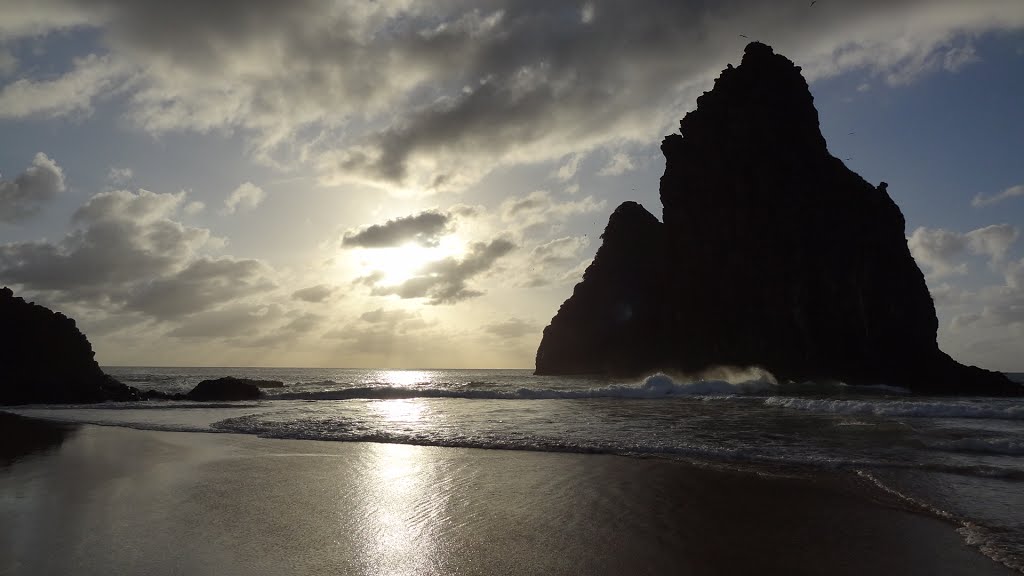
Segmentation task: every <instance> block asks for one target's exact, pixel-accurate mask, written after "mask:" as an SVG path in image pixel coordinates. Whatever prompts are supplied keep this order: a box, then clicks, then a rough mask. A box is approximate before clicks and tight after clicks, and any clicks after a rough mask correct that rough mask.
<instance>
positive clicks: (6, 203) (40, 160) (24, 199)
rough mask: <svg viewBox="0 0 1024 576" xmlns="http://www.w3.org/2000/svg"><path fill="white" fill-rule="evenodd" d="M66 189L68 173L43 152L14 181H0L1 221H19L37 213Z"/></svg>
mask: <svg viewBox="0 0 1024 576" xmlns="http://www.w3.org/2000/svg"><path fill="white" fill-rule="evenodd" d="M64 189H65V185H64V171H63V170H61V168H60V166H58V165H57V162H55V161H54V160H53V159H51V158H50V157H48V156H47V155H46V154H43V153H42V152H39V153H38V154H36V156H35V158H33V159H32V164H31V165H30V166H29V167H28V168H26V169H25V171H24V172H22V173H21V174H18V175H17V176H15V178H14V179H13V180H5V179H3V178H0V222H19V221H21V220H24V219H26V218H28V217H30V216H32V215H34V214H36V213H37V212H39V210H40V209H42V207H43V205H44V204H46V203H47V202H49V201H50V200H53V199H54V198H55V197H56V196H57V194H58V193H60V192H63V191H64Z"/></svg>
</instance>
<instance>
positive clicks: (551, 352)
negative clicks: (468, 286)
mask: <svg viewBox="0 0 1024 576" xmlns="http://www.w3.org/2000/svg"><path fill="white" fill-rule="evenodd" d="M661 150H662V152H663V153H664V155H665V173H664V175H663V176H662V178H661V187H660V192H661V201H662V204H663V222H659V221H658V220H657V218H655V217H654V216H653V215H651V214H650V213H649V212H647V211H646V210H644V208H643V207H641V206H640V205H639V204H636V203H635V202H625V203H623V204H622V205H620V206H619V207H618V208H617V209H616V210H615V212H614V213H613V214H612V216H611V219H610V220H609V222H608V226H607V227H606V228H605V231H604V234H603V235H602V239H603V244H602V246H601V247H600V249H599V250H598V252H597V255H596V257H595V258H594V262H593V263H592V264H591V265H590V267H589V268H588V269H587V271H586V272H585V274H584V276H583V280H582V281H581V282H580V283H579V284H577V286H576V288H575V289H574V291H573V295H572V296H571V297H570V298H569V299H568V300H566V301H565V303H564V304H562V306H561V308H560V309H559V310H558V313H557V314H556V315H555V317H554V318H553V319H552V320H551V323H550V325H548V326H547V328H545V330H544V337H543V339H542V341H541V344H540V347H539V348H538V350H537V364H536V373H537V374H577V373H603V374H613V375H622V376H626V375H641V374H643V373H646V372H651V371H654V370H672V371H683V372H696V371H700V370H702V369H706V368H709V367H712V366H718V365H731V366H759V367H762V368H764V369H767V370H769V371H770V372H772V373H773V374H775V375H776V376H777V377H778V378H780V379H786V380H797V381H800V380H821V379H828V380H841V381H845V382H850V383H872V384H874V383H887V384H895V385H899V386H904V387H908V388H910V389H911V390H913V391H914V392H918V393H937V394H957V393H962V394H1021V391H1022V389H1024V388H1022V387H1021V386H1019V385H1017V384H1015V383H1012V382H1011V381H1010V380H1008V379H1007V378H1006V377H1005V376H1003V375H1002V374H999V373H996V372H991V371H987V370H982V369H980V368H976V367H973V366H972V367H968V366H964V365H962V364H959V363H957V362H956V361H954V360H953V359H952V358H950V357H949V356H948V355H946V354H945V353H943V352H942V351H940V350H939V348H938V345H937V343H936V333H937V330H938V320H937V318H936V315H935V306H934V304H933V302H932V298H931V295H930V294H929V292H928V287H927V285H926V284H925V279H924V276H923V274H922V273H921V271H920V269H919V268H918V266H917V263H916V262H915V261H914V258H913V257H912V256H911V254H910V250H909V248H908V246H907V239H906V235H905V222H904V219H903V214H902V213H901V212H900V209H899V207H898V206H897V205H896V204H895V203H894V202H893V200H892V199H891V198H890V197H889V194H888V192H887V190H886V188H887V186H886V184H885V183H884V182H883V183H881V184H879V185H878V186H873V185H871V184H869V183H868V182H866V181H865V180H864V179H863V178H861V177H860V176H859V175H857V174H856V173H854V172H853V171H851V170H850V169H849V168H847V167H846V166H845V165H844V164H843V163H842V162H841V161H840V160H839V159H837V158H835V157H834V156H832V155H831V154H830V153H829V151H828V148H827V145H826V143H825V139H824V137H823V136H822V134H821V130H820V128H819V125H818V112H817V110H816V109H815V108H814V102H813V98H812V96H811V93H810V90H809V89H808V86H807V83H806V81H805V80H804V78H803V76H802V75H801V74H800V68H799V67H797V66H795V65H794V64H793V62H791V61H790V60H789V59H787V58H785V57H784V56H782V55H779V54H775V53H774V51H773V50H772V48H771V47H769V46H767V45H765V44H761V43H758V42H753V43H751V44H749V45H748V46H747V47H746V50H745V52H744V56H743V61H742V63H741V64H740V66H738V67H735V68H734V67H732V66H731V65H730V66H729V67H728V68H726V69H725V70H724V71H723V72H722V74H721V76H719V77H718V79H717V80H715V85H714V88H713V89H712V90H711V91H710V92H706V93H705V94H704V95H703V96H701V97H699V98H698V99H697V108H696V109H695V110H693V111H691V112H689V113H688V114H686V116H685V117H684V118H683V120H682V121H681V122H680V133H679V134H673V135H670V136H668V137H666V138H665V139H664V141H663V142H662V145H661Z"/></svg>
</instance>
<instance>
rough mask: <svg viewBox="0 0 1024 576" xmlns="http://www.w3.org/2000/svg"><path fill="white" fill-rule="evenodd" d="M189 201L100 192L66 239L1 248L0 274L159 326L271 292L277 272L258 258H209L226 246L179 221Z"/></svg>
mask: <svg viewBox="0 0 1024 576" xmlns="http://www.w3.org/2000/svg"><path fill="white" fill-rule="evenodd" d="M184 200H185V193H183V192H180V193H177V194H160V193H155V192H149V191H147V190H139V191H138V192H129V191H127V190H114V191H108V192H101V193H99V194H96V195H94V196H93V197H92V198H90V199H89V201H88V202H86V204H85V205H83V206H82V207H80V208H79V209H78V210H77V211H76V212H75V213H74V215H73V216H72V219H71V223H72V228H71V230H70V231H69V232H68V233H67V234H66V235H65V236H64V237H63V238H62V239H61V240H59V241H57V242H48V241H37V242H14V243H8V244H3V245H0V277H2V278H3V279H4V281H5V282H8V283H13V284H18V285H20V286H22V287H23V288H25V289H27V290H30V291H33V292H36V293H45V294H48V295H49V296H48V298H49V299H50V300H54V301H59V302H69V303H74V302H83V303H88V304H90V306H92V307H93V308H96V309H101V310H104V311H106V312H108V313H112V314H118V313H127V314H142V315H144V316H145V317H148V318H152V319H156V320H162V321H167V320H175V319H177V318H178V317H180V316H185V315H190V314H196V313H198V312H203V313H206V312H209V311H212V310H213V309H215V308H218V307H220V306H222V305H227V304H232V303H235V302H237V301H239V300H243V299H245V298H247V297H261V296H263V295H265V294H266V293H267V291H269V290H271V289H273V288H274V286H275V285H276V283H275V281H274V280H273V276H274V272H273V270H272V269H271V268H270V267H269V266H268V265H266V264H264V263H262V262H260V261H257V260H252V259H235V258H231V257H219V258H211V257H209V256H207V255H204V254H203V253H202V251H203V250H204V249H206V248H208V247H211V246H213V247H216V246H218V245H220V244H222V241H219V239H217V238H214V237H213V236H212V235H211V233H210V231H209V230H207V229H203V228H194V227H190V226H186V225H184V224H182V223H181V222H178V221H176V220H175V219H174V218H175V217H176V215H177V213H178V212H179V210H180V209H181V205H182V204H183V203H184Z"/></svg>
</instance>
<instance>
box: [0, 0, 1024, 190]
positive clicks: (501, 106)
mask: <svg viewBox="0 0 1024 576" xmlns="http://www.w3.org/2000/svg"><path fill="white" fill-rule="evenodd" d="M23 4H24V7H23V8H21V9H20V10H16V11H12V15H14V16H18V17H16V18H12V19H9V20H11V22H4V23H2V24H0V37H2V36H4V35H6V36H7V37H11V38H17V37H39V36H44V35H45V33H46V32H48V31H52V30H61V29H67V28H69V27H73V26H90V25H91V26H95V27H97V28H99V29H101V31H102V34H103V36H104V39H105V43H104V45H105V46H108V47H109V48H110V54H106V55H103V57H102V58H94V59H93V62H92V63H91V64H89V66H87V67H85V68H86V71H88V72H89V74H88V75H85V76H83V73H82V71H81V70H77V71H76V72H74V73H76V74H78V76H81V77H83V78H84V79H86V80H88V82H79V81H74V82H72V81H65V80H69V79H70V80H74V79H75V78H77V77H78V76H75V77H73V76H72V73H69V74H68V75H66V76H65V77H61V78H58V79H57V81H55V82H53V83H51V84H52V86H53V87H63V88H61V90H51V89H49V88H50V84H47V85H46V86H43V88H46V89H38V90H20V91H18V90H14V91H13V92H12V94H11V104H12V105H13V104H15V103H16V104H18V106H19V107H17V111H16V112H15V113H13V114H14V115H18V116H25V115H29V114H31V113H38V112H40V111H49V112H51V113H69V112H71V111H75V110H82V109H88V107H89V104H90V103H91V101H92V100H94V99H97V98H103V97H106V96H109V95H111V94H119V95H121V94H126V95H127V96H128V102H129V109H128V111H127V115H128V117H129V119H130V120H132V121H134V122H135V123H136V125H138V126H141V127H143V128H144V129H146V130H150V131H154V132H163V131H176V130H197V131H209V130H211V129H229V130H230V129H236V128H241V129H243V130H244V131H245V132H246V133H247V134H249V135H250V136H251V137H252V140H253V143H254V146H252V149H253V150H254V151H255V153H256V154H257V155H258V156H261V157H272V156H273V155H274V153H275V152H276V153H280V154H284V153H286V152H287V151H288V150H293V151H294V150H299V149H301V152H295V158H291V159H292V160H294V159H296V158H302V159H305V160H308V161H310V162H312V163H313V164H314V165H315V166H316V167H317V168H318V169H319V170H320V171H321V175H322V176H323V178H324V179H325V180H330V181H334V180H337V179H346V178H357V179H369V180H372V181H376V182H381V183H384V184H386V185H392V186H394V185H396V184H401V185H402V186H403V187H406V188H412V189H430V188H435V189H437V188H457V187H460V186H464V185H466V184H467V183H468V182H471V181H474V180H475V179H478V178H480V177H481V176H483V175H484V174H486V173H487V172H489V171H490V170H492V169H493V168H495V167H498V166H501V165H507V164H515V163H523V162H537V161H546V160H552V159H556V158H560V157H564V156H565V155H566V154H570V153H579V152H586V151H589V150H592V149H595V148H597V147H602V146H609V147H616V146H618V145H620V144H622V143H623V142H628V141H635V142H651V141H655V140H656V139H658V138H659V137H660V136H662V135H663V133H664V132H665V131H666V130H667V129H671V128H672V127H673V126H674V123H675V121H676V120H678V117H679V115H680V114H681V112H682V110H681V108H682V105H681V102H686V101H690V100H692V97H693V96H695V95H696V94H698V93H699V91H700V90H702V89H703V88H704V86H706V85H707V83H708V82H709V81H710V79H711V78H712V77H713V76H714V75H715V74H716V73H717V71H718V70H720V69H721V68H722V67H724V65H725V64H726V63H727V62H729V61H733V62H735V60H736V59H737V58H738V56H739V54H740V50H741V49H742V46H743V43H744V42H745V40H744V39H743V38H740V37H739V35H740V34H744V35H748V36H750V37H751V38H758V39H760V40H763V41H766V42H769V43H772V44H773V45H775V47H776V48H777V49H778V50H779V51H781V52H783V53H785V54H787V55H790V56H791V57H793V58H794V59H796V60H797V61H798V62H799V63H800V64H801V65H802V66H804V70H805V72H807V74H808V76H809V77H811V78H815V77H821V76H826V75H830V74H836V73H839V72H842V71H846V70H851V69H862V70H865V71H867V72H868V74H869V75H871V76H874V77H877V79H879V80H882V81H887V82H890V83H905V82H908V81H912V80H913V79H915V78H918V77H920V76H921V75H922V74H924V73H928V72H930V71H935V70H949V71H956V70H959V69H961V68H962V67H963V66H964V65H967V64H969V63H970V62H971V61H973V60H975V59H977V53H976V52H977V51H976V50H975V48H974V46H973V44H972V38H974V37H976V36H977V35H978V34H980V33H982V32H985V31H989V30H997V29H1011V30H1012V29H1019V28H1020V27H1021V26H1024V15H1022V13H1021V11H1020V10H1019V9H1018V7H1017V6H1016V4H1015V3H1013V2H996V1H992V2H972V3H963V2H958V1H956V0H928V1H923V0H895V1H892V2H881V1H869V2H839V3H837V2H832V3H829V4H828V6H827V7H824V8H822V7H818V6H816V7H814V8H813V9H809V8H808V7H807V5H806V2H804V3H801V2H788V3H777V5H773V8H772V9H771V10H765V9H764V7H763V5H762V3H761V2H756V1H754V0H745V1H734V2H706V1H698V0H692V1H682V0H680V1H675V0H672V1H670V0H662V1H651V2H644V3H643V4H642V6H639V7H638V6H637V5H634V4H632V3H624V2H618V1H614V0H593V1H591V2H586V3H564V2H540V1H536V0H530V1H525V2H523V1H516V2H512V1H509V0H493V1H489V2H484V3H481V2H475V1H473V2H471V1H469V0H442V1H440V2H361V1H351V2H322V1H317V0H299V1H297V2H276V1H273V0H256V1H243V0H224V1H221V2H213V3H211V2H208V1H205V0H182V1H180V2H174V3H171V4H168V3H166V2H162V1H159V0H136V1H131V2H128V1H124V0H62V1H60V2H57V1H56V0H36V1H34V2H31V3H23ZM823 6H824V5H823ZM30 11H31V12H32V13H31V14H29V12H30ZM22 13H25V14H29V16H24V15H22ZM79 68H81V66H80V67H79ZM869 80H872V81H874V80H875V79H874V78H869ZM29 84H31V82H30V83H29ZM83 85H85V87H86V88H88V89H87V90H83V89H82V86H83ZM32 86H35V84H32ZM40 86H42V85H40ZM30 87H31V86H30ZM76 87H78V89H74V88H76ZM15 88H17V86H15ZM54 94H56V95H54ZM26 95H30V96H32V97H31V98H29V97H27V96H26ZM15 97H17V98H16V99H17V102H15ZM44 100H45V101H44ZM9 108H10V109H12V110H13V109H14V107H9ZM652 111H653V112H652ZM307 128H313V130H312V133H315V134H318V135H319V136H318V137H317V138H316V141H315V142H313V143H310V142H296V140H297V139H298V138H299V137H300V135H301V134H307V133H309V132H304V130H305V129H307ZM295 144H299V146H294V145H295ZM610 166H611V167H610V168H609V169H610V170H611V171H613V172H614V171H618V170H622V169H625V168H626V167H627V166H628V162H619V163H613V164H612V165H610Z"/></svg>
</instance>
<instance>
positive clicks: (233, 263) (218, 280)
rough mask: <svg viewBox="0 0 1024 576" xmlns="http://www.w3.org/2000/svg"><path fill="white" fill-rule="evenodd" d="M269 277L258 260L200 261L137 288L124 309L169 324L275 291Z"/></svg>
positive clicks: (204, 259) (269, 271) (267, 270)
mask: <svg viewBox="0 0 1024 576" xmlns="http://www.w3.org/2000/svg"><path fill="white" fill-rule="evenodd" d="M271 274H272V272H271V270H270V268H269V267H268V266H267V265H266V264H264V263H262V262H260V261H258V260H235V259H233V258H219V259H216V260H213V259H209V258H200V259H198V260H195V261H193V262H191V263H189V264H188V266H186V267H185V268H183V269H182V270H180V271H178V272H176V273H174V274H172V275H169V276H166V277H164V278H160V279H157V280H153V281H150V282H145V283H143V284H141V285H139V286H138V287H136V288H135V290H133V292H132V294H131V296H130V297H128V299H127V303H126V305H125V308H126V309H128V310H137V311H139V312H143V313H145V314H147V315H149V316H151V317H154V318H159V319H164V320H173V319H176V318H179V317H181V316H186V315H189V314H195V313H196V312H204V311H207V310H209V309H211V308H215V307H217V306H219V305H220V304H225V303H228V302H231V301H234V300H237V299H239V298H242V297H244V296H249V295H261V294H264V293H266V292H268V291H269V290H271V289H273V288H274V287H276V284H275V283H274V282H273V281H272V280H270V278H269V277H270V276H271Z"/></svg>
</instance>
